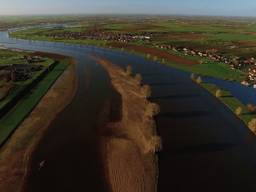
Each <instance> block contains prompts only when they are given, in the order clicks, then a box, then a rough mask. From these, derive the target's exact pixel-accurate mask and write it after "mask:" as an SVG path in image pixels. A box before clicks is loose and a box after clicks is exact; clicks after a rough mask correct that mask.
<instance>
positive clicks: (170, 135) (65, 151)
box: [0, 32, 256, 192]
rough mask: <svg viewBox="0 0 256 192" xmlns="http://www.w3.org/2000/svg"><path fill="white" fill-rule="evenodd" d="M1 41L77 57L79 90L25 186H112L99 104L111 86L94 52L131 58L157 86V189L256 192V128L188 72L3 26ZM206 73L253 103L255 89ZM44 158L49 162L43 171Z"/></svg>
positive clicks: (35, 191) (32, 190) (121, 61)
mask: <svg viewBox="0 0 256 192" xmlns="http://www.w3.org/2000/svg"><path fill="white" fill-rule="evenodd" d="M0 44H3V45H4V46H6V47H9V48H18V49H26V50H34V51H44V52H52V53H58V54H64V55H68V56H72V57H74V58H75V59H76V61H77V69H76V73H77V77H78V89H77V93H76V95H75V97H74V99H73V101H72V102H71V104H70V105H69V106H68V107H67V108H66V109H65V110H64V111H63V112H62V113H60V114H59V115H58V116H57V118H56V119H55V120H54V122H53V123H52V124H51V126H50V127H49V131H48V132H47V134H46V136H45V137H44V138H43V139H42V141H41V142H40V144H39V146H38V147H37V149H36V152H35V154H34V156H33V158H32V165H31V170H32V171H31V175H30V177H29V179H28V183H27V186H28V188H27V191H29V192H41V191H44V192H45V191H49V192H50V191H55V192H57V191H62V192H65V191H69V192H70V191H88V192H91V191H93V192H98V191H99V192H101V191H102V192H107V191H109V188H108V185H107V183H106V181H105V178H104V176H103V173H102V164H101V162H102V161H101V158H102V157H101V154H100V151H99V146H98V145H99V138H100V133H99V131H98V130H99V127H100V126H101V125H102V124H103V123H104V121H103V120H104V119H105V118H104V113H102V111H103V110H106V109H105V108H106V106H107V105H106V103H107V102H109V100H110V98H111V94H112V88H111V85H110V81H109V77H108V75H107V74H106V72H105V71H104V70H103V68H102V67H101V66H100V65H98V64H97V63H95V61H93V60H92V59H90V57H89V56H90V55H91V54H96V55H98V56H102V57H105V58H107V59H109V60H111V61H112V62H113V63H115V64H118V65H120V66H123V67H125V66H126V65H128V64H130V65H132V67H133V71H134V72H135V73H141V74H142V76H143V82H144V83H146V84H149V85H151V86H152V91H153V95H152V98H151V100H152V101H154V102H157V103H158V104H159V105H160V107H161V113H160V114H159V115H158V116H157V117H156V122H157V130H158V133H159V135H160V136H161V137H162V139H163V150H162V151H161V152H160V153H159V154H158V156H159V181H158V191H159V192H169V191H171V192H187V191H196V192H206V191H207V192H216V191H218V192H222V191H223V192H227V191H235V192H236V191H237V192H241V191H246V192H255V191H256V183H255V181H254V180H255V178H256V137H255V135H254V134H253V133H252V132H251V131H250V130H249V129H248V128H247V127H246V126H245V125H244V124H243V123H242V122H241V121H240V120H239V119H237V118H236V117H235V115H234V114H232V113H231V112H230V111H229V109H228V108H227V107H225V106H224V105H223V104H221V103H220V102H219V101H218V100H216V99H215V98H214V97H213V96H212V95H211V94H209V93H208V92H207V91H205V90H204V89H202V88H201V87H200V86H198V85H196V84H195V83H193V82H192V81H191V80H190V77H189V76H190V75H189V74H188V73H185V72H182V71H179V70H176V69H173V68H170V67H167V66H165V65H161V64H159V63H156V62H153V61H149V60H146V59H144V58H142V57H140V56H135V55H131V54H128V53H125V52H121V51H115V50H110V49H105V48H96V47H93V46H85V45H83V46H81V45H70V44H65V43H52V42H40V41H27V40H17V39H11V38H9V37H8V34H7V33H6V32H0ZM205 80H206V81H208V82H215V83H216V84H218V85H219V86H221V87H223V88H226V89H228V90H229V91H231V92H232V94H233V95H235V96H237V97H238V98H241V100H242V101H243V102H244V103H245V104H247V103H255V104H256V99H255V101H254V98H256V93H255V90H254V89H251V88H245V87H243V86H241V85H240V84H238V83H232V82H225V81H222V80H217V79H213V78H206V79H205ZM254 96H255V97H254ZM99 122H100V123H99ZM42 160H45V161H46V166H45V168H44V169H43V170H42V171H40V172H39V171H38V164H39V163H40V162H41V161H42Z"/></svg>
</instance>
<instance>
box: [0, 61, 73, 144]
mask: <svg viewBox="0 0 256 192" xmlns="http://www.w3.org/2000/svg"><path fill="white" fill-rule="evenodd" d="M67 66H68V62H67V61H62V62H60V63H58V64H57V65H56V66H55V67H54V69H53V70H52V71H50V72H49V73H48V74H47V75H46V76H45V77H44V78H43V79H42V80H41V81H40V82H39V83H38V84H37V85H36V86H35V87H34V88H33V89H32V90H31V91H30V92H29V93H27V94H26V95H25V96H24V97H23V98H22V99H21V100H20V101H19V102H18V103H17V104H16V106H15V107H14V108H13V109H12V110H11V111H9V112H8V113H7V114H6V115H5V116H4V117H2V118H1V119H0V145H3V143H4V142H5V141H6V140H7V139H8V137H9V136H10V135H11V134H12V133H13V132H14V131H15V129H16V128H17V127H18V126H19V124H20V123H21V122H22V121H23V120H24V119H25V118H26V117H27V116H28V115H29V113H30V112H31V111H32V110H33V109H34V107H35V106H36V105H37V104H38V102H39V101H40V100H41V98H42V97H43V96H44V95H45V94H46V93H47V91H48V90H49V88H50V87H51V86H52V85H53V83H54V82H55V81H56V80H57V78H58V77H59V76H60V75H61V74H62V73H63V72H64V71H65V69H66V67H67Z"/></svg>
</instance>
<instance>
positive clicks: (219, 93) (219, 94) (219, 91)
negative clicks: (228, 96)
mask: <svg viewBox="0 0 256 192" xmlns="http://www.w3.org/2000/svg"><path fill="white" fill-rule="evenodd" d="M221 95H222V93H221V90H220V89H218V90H217V91H216V93H215V96H216V97H217V98H219V97H221Z"/></svg>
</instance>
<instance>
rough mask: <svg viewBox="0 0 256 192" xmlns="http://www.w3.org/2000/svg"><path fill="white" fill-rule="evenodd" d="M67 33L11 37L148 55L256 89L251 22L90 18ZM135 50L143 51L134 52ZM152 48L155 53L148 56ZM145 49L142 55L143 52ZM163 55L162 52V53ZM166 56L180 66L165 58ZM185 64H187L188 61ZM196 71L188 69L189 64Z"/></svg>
mask: <svg viewBox="0 0 256 192" xmlns="http://www.w3.org/2000/svg"><path fill="white" fill-rule="evenodd" d="M67 23H68V24H67V25H66V26H65V27H59V28H33V29H27V30H22V31H17V32H13V33H12V34H11V35H12V36H14V37H17V38H22V39H32V40H43V41H56V42H67V43H79V44H89V45H97V46H106V47H111V48H118V49H120V48H121V49H122V50H125V49H127V51H133V52H135V53H139V54H144V55H145V56H147V55H148V56H149V57H151V58H152V59H155V60H158V61H161V62H164V63H166V64H168V65H171V66H172V67H176V68H179V69H182V70H186V71H190V72H194V73H198V74H201V75H206V76H213V77H217V78H222V79H228V80H236V81H243V80H246V81H247V82H248V83H251V84H254V83H256V82H255V77H254V76H255V73H254V72H251V74H249V72H248V70H249V69H251V70H254V68H255V67H254V63H255V62H254V58H255V57H256V55H255V50H256V47H255V45H256V24H255V23H254V21H253V20H251V19H234V18H215V17H213V18H200V17H199V18H197V17H194V18H186V17H167V16H166V17H146V16H145V17H142V18H140V20H138V19H137V17H135V16H134V17H118V18H115V17H104V18H103V17H98V18H95V17H88V18H79V19H78V18H77V19H74V20H73V21H72V22H67ZM135 46H141V47H144V48H140V51H138V49H135ZM148 48H154V49H155V50H158V51H154V53H152V51H151V53H149V52H148ZM143 49H144V51H143ZM159 50H160V51H159ZM161 51H162V52H168V54H169V55H171V56H172V57H173V56H174V57H176V58H177V57H180V60H183V64H182V63H180V62H176V61H177V60H175V59H174V60H173V61H172V60H171V59H166V58H165V57H162V56H163V54H162V53H161ZM186 60H187V61H186ZM191 60H192V62H197V63H198V64H197V65H192V66H187V65H186V63H188V62H191Z"/></svg>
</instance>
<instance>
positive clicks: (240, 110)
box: [235, 107, 243, 116]
mask: <svg viewBox="0 0 256 192" xmlns="http://www.w3.org/2000/svg"><path fill="white" fill-rule="evenodd" d="M242 112H243V109H242V107H237V109H236V111H235V114H236V115H237V116H240V115H241V114H242Z"/></svg>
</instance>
